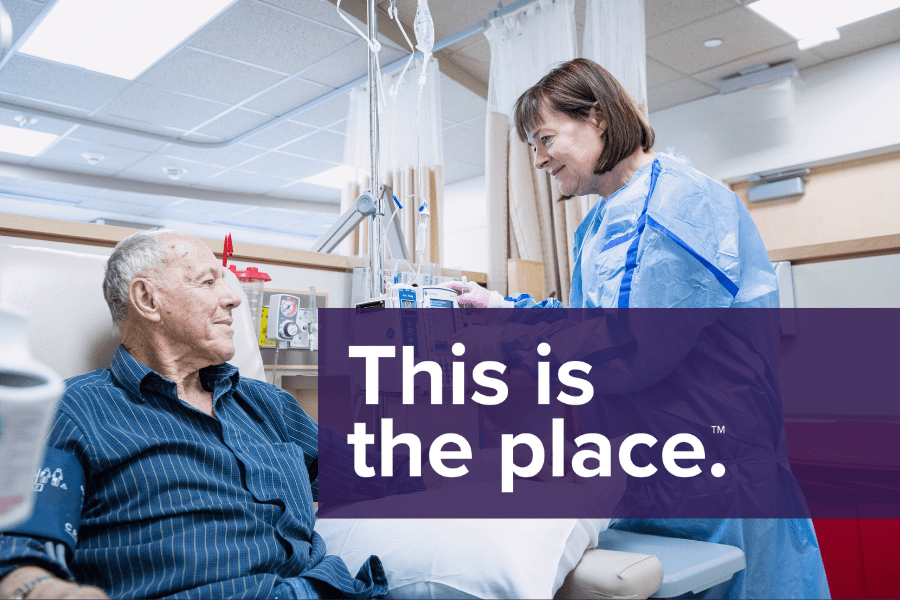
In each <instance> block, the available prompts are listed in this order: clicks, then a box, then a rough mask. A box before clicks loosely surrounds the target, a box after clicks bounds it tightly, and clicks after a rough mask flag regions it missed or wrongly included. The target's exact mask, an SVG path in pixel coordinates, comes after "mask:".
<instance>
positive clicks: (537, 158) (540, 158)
mask: <svg viewBox="0 0 900 600" xmlns="http://www.w3.org/2000/svg"><path fill="white" fill-rule="evenodd" d="M548 162H550V156H549V155H548V154H547V153H546V152H545V151H544V150H543V149H541V148H535V150H534V168H535V169H543V168H544V167H546V166H547V163H548Z"/></svg>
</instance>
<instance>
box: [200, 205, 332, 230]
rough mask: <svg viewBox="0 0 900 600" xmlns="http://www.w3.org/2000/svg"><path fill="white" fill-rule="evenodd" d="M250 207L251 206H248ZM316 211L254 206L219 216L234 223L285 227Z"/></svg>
mask: <svg viewBox="0 0 900 600" xmlns="http://www.w3.org/2000/svg"><path fill="white" fill-rule="evenodd" d="M248 208H249V207H248ZM314 214H315V213H307V212H304V211H299V210H285V209H278V208H268V207H263V206H260V207H254V208H253V209H252V210H248V211H244V212H241V213H238V214H232V215H231V216H229V217H220V218H217V219H216V221H218V222H223V221H224V222H226V223H234V224H236V225H243V226H251V227H253V226H257V227H272V228H278V229H283V228H284V227H285V226H286V225H288V224H289V223H297V222H303V221H305V220H306V219H309V218H310V217H311V216H312V215H314Z"/></svg>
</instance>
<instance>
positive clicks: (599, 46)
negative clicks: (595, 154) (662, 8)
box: [582, 0, 649, 115]
mask: <svg viewBox="0 0 900 600" xmlns="http://www.w3.org/2000/svg"><path fill="white" fill-rule="evenodd" d="M582 55H583V56H584V58H589V59H591V60H592V61H594V62H596V63H598V64H600V65H602V66H603V67H604V68H605V69H606V70H607V71H609V72H610V73H611V74H612V76H613V77H615V78H616V79H618V80H619V83H621V84H622V86H623V87H624V88H625V90H626V91H627V92H628V93H629V94H630V95H631V98H632V99H633V100H634V101H635V103H636V104H637V105H638V106H640V107H641V108H642V109H643V110H644V114H645V115H646V114H649V113H648V110H647V40H646V34H645V32H644V0H587V10H586V11H585V19H584V52H583V54H582Z"/></svg>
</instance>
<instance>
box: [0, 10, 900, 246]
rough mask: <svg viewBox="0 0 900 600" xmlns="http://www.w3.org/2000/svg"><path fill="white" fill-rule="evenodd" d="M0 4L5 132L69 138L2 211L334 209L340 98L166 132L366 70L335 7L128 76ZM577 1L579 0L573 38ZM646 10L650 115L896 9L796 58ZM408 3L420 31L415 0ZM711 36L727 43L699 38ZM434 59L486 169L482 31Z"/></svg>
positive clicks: (266, 225) (311, 231) (863, 39)
mask: <svg viewBox="0 0 900 600" xmlns="http://www.w3.org/2000/svg"><path fill="white" fill-rule="evenodd" d="M2 1H3V3H4V5H5V6H6V8H7V10H8V11H9V12H10V14H11V16H12V20H13V26H14V31H15V39H16V45H14V48H13V51H12V52H10V53H8V54H7V55H6V56H4V57H3V59H0V124H3V125H10V126H15V125H16V123H15V122H14V121H13V118H14V117H15V116H17V115H28V116H34V115H37V119H38V120H37V122H36V123H35V124H33V125H31V126H30V127H31V128H33V129H35V130H38V131H46V132H50V133H54V134H58V135H60V136H61V138H60V139H59V140H58V141H57V142H56V143H55V144H54V145H53V146H52V147H51V148H49V149H48V150H46V151H45V152H44V153H43V154H42V155H40V156H38V157H35V158H27V157H21V156H17V155H13V154H6V153H2V152H0V211H9V212H29V211H30V214H46V215H47V216H51V215H53V214H59V215H60V216H64V215H69V216H66V218H74V217H72V216H71V215H72V214H77V215H78V220H90V219H92V218H97V217H106V218H115V219H120V220H131V221H143V222H148V223H154V224H166V225H171V224H173V223H175V224H177V223H180V222H184V223H187V222H195V223H200V224H203V225H205V226H207V227H209V228H211V229H210V231H212V232H217V231H218V230H217V229H215V227H224V228H227V227H228V226H229V225H234V226H236V227H237V226H248V227H258V228H260V229H259V230H260V231H262V232H267V233H269V234H271V233H273V232H282V233H284V234H285V235H288V234H291V235H296V233H297V232H298V231H299V232H301V235H305V238H306V241H304V242H298V243H299V244H300V246H301V247H302V246H303V245H304V244H307V243H308V242H309V241H310V240H311V239H314V238H315V237H317V236H318V234H319V233H321V231H322V229H324V228H325V227H327V225H328V223H330V222H331V221H332V220H333V219H334V218H335V217H336V213H337V212H338V206H339V201H340V192H339V191H337V190H333V189H330V188H324V187H319V186H315V185H310V184H306V183H303V182H302V181H300V180H302V179H303V178H305V177H307V176H309V175H312V174H315V173H318V172H321V171H323V170H325V169H328V168H330V167H333V166H335V165H338V164H340V163H341V162H342V159H343V145H344V139H345V135H344V130H345V127H344V125H345V120H346V116H347V95H346V94H340V95H336V96H335V97H333V98H331V99H329V100H328V101H327V102H323V103H321V104H318V105H317V106H314V107H313V108H310V109H308V110H305V111H302V112H299V113H296V114H292V116H290V117H289V118H287V119H283V120H280V121H278V122H276V124H274V125H271V126H268V127H263V130H262V131H260V132H259V133H257V134H255V135H252V136H249V137H247V138H246V139H241V140H240V141H238V142H236V143H233V144H230V145H228V146H226V147H222V148H196V147H190V146H186V145H182V144H179V143H172V142H166V141H164V139H160V136H162V138H180V139H181V140H187V141H191V142H200V143H215V142H223V141H227V140H231V139H233V138H235V137H238V136H241V135H242V134H244V133H246V132H247V131H249V130H252V129H254V128H257V127H260V126H264V125H265V124H267V123H270V122H271V121H273V119H276V118H277V117H279V116H281V115H284V114H286V113H288V112H292V111H294V110H295V109H296V108H297V107H300V106H302V105H304V104H306V103H307V102H310V101H312V100H314V99H316V98H319V97H321V96H322V95H324V94H327V93H328V92H331V91H332V90H335V89H336V88H339V87H341V86H343V85H345V84H347V83H349V82H351V81H353V80H354V79H356V78H358V77H360V76H363V75H365V73H366V46H365V44H364V43H363V41H362V40H360V38H359V37H358V35H357V34H356V33H355V32H353V31H352V29H351V28H350V27H349V26H348V25H347V24H346V23H345V22H344V21H343V20H341V19H340V18H339V17H338V15H337V13H336V8H335V6H334V4H333V3H332V2H326V1H323V0H236V1H235V2H234V3H233V4H232V5H231V6H230V7H229V8H228V9H226V10H225V11H223V12H222V13H221V14H220V15H218V16H217V17H216V18H214V19H213V20H212V21H210V22H209V23H208V24H207V25H206V26H205V27H203V28H202V29H201V30H199V31H197V32H196V33H195V34H194V35H192V36H191V37H189V38H188V39H187V40H186V41H185V42H184V43H183V44H181V45H180V46H179V47H177V48H176V49H174V50H173V51H172V52H171V53H169V55H167V56H166V57H164V58H163V59H162V60H160V61H159V62H158V63H157V64H156V65H154V66H153V67H151V68H150V69H148V70H147V71H146V72H145V73H143V74H142V75H140V76H139V77H138V78H137V79H136V80H135V81H133V82H132V81H126V80H122V79H118V78H115V77H110V76H106V75H102V74H98V73H93V72H90V71H86V70H83V69H79V68H75V67H70V66H65V65H61V64H58V63H53V62H50V61H46V60H42V59H37V58H33V57H30V56H26V55H23V54H20V53H17V52H15V49H16V48H17V47H18V45H19V44H20V43H21V41H22V39H23V38H22V36H23V35H27V34H28V33H29V28H33V27H35V26H36V24H37V23H39V21H40V19H41V17H42V15H45V14H46V13H47V12H48V11H49V10H50V9H51V8H52V5H53V1H44V0H2ZM584 1H585V0H576V19H577V20H578V21H579V36H580V34H581V30H582V26H581V22H583V20H584ZM645 3H646V32H647V80H648V82H647V85H648V96H649V104H650V110H651V113H652V112H653V111H656V110H662V109H665V108H669V107H672V106H676V105H678V104H682V103H685V102H689V101H692V100H696V99H698V98H702V97H705V96H709V95H712V94H716V93H718V88H717V84H718V82H720V81H721V80H722V79H723V78H725V77H727V76H730V75H734V74H735V73H736V72H737V71H738V70H739V69H741V68H743V67H747V66H750V65H754V64H757V63H761V62H769V63H776V62H784V61H787V60H795V61H796V62H797V64H798V66H799V67H800V68H801V69H803V68H806V67H810V66H813V65H817V64H820V63H823V62H826V61H829V60H834V59H836V58H840V57H843V56H847V55H850V54H855V53H858V52H862V51H864V50H868V49H870V48H874V47H877V46H880V45H884V44H887V43H891V42H894V41H897V40H898V39H900V10H895V11H892V12H890V13H887V14H884V15H881V16H878V17H874V18H871V19H868V20H866V21H862V22H860V23H856V24H854V25H850V26H846V27H843V28H841V39H840V41H837V42H832V43H828V44H825V45H822V46H820V47H817V48H815V49H813V50H807V51H805V52H800V51H799V50H797V47H796V43H795V41H794V40H793V39H792V38H791V37H790V36H788V35H787V34H786V33H784V32H782V31H781V30H780V29H778V28H777V27H775V26H773V25H771V24H770V23H768V22H767V21H765V20H764V19H762V18H760V17H758V16H757V15H756V14H755V13H753V12H752V11H750V10H749V9H748V8H747V7H745V6H743V5H742V4H741V3H740V2H739V1H738V0H645ZM378 4H379V8H380V10H381V12H380V19H379V23H380V27H379V30H380V32H381V33H382V35H381V42H382V44H383V50H382V54H381V64H382V65H385V64H387V63H389V62H392V61H394V60H397V59H400V58H402V57H404V56H406V54H407V53H406V52H405V51H404V50H403V49H402V48H403V47H404V46H401V45H400V44H399V43H398V42H402V38H401V37H400V34H399V31H398V30H396V26H395V25H394V23H392V22H391V21H390V20H389V19H388V17H387V14H386V9H387V7H388V5H389V0H379V1H378ZM506 4H509V2H506ZM397 5H398V8H399V10H400V15H401V19H402V20H403V22H404V24H405V25H406V28H407V31H408V33H409V34H410V35H411V34H412V26H411V24H412V20H413V14H414V12H415V5H416V3H415V0H398V1H397ZM344 7H346V8H347V10H348V12H349V13H350V14H356V15H358V16H361V15H363V14H364V7H365V2H364V1H363V0H343V3H342V8H344ZM430 8H431V11H432V15H433V17H434V21H435V30H436V31H435V39H436V40H438V41H439V40H441V39H444V38H446V37H448V36H450V35H452V34H455V33H457V32H459V31H462V30H464V29H466V28H468V27H470V26H472V25H473V24H475V23H477V22H479V21H481V20H482V19H485V18H486V17H487V16H488V14H489V13H490V11H492V10H495V9H497V3H496V0H431V2H430ZM354 22H356V23H357V25H358V26H359V27H360V28H361V29H363V28H364V26H363V25H362V23H360V22H359V21H354ZM709 38H720V39H722V40H723V44H722V45H721V46H719V47H717V48H706V47H704V46H703V41H704V40H707V39H709ZM579 43H580V42H579ZM438 59H439V61H440V64H441V70H442V71H443V72H444V76H443V77H442V78H441V93H442V101H441V104H442V108H443V118H444V123H443V125H444V131H443V139H444V157H445V169H446V170H445V173H446V181H447V182H448V183H452V182H455V181H459V180H463V179H467V178H470V177H475V176H478V175H481V174H483V172H484V114H485V107H486V103H485V101H484V99H483V98H482V96H481V95H483V94H484V93H485V91H486V89H487V74H488V65H489V59H490V57H489V50H488V46H487V42H486V41H485V39H484V37H483V36H481V35H474V36H472V37H469V38H468V39H465V40H462V41H460V42H458V43H456V44H455V45H453V46H450V47H449V48H447V49H446V50H444V51H442V52H440V53H438ZM473 90H474V91H473ZM480 94H481V95H480ZM4 105H5V106H6V107H4ZM10 105H15V107H11V106H10ZM47 113H55V114H58V115H60V118H51V117H49V116H47ZM79 119H80V120H81V122H82V123H83V122H85V121H95V122H101V123H105V124H108V125H112V126H117V127H120V128H124V129H130V130H136V131H140V132H144V133H145V134H147V135H135V134H126V133H121V132H114V131H109V130H106V129H102V128H97V127H92V126H88V125H85V124H78V122H77V120H79ZM651 119H652V117H651ZM73 120H75V121H76V122H73ZM154 135H155V136H157V138H156V139H154V138H153V136H154ZM86 152H91V153H99V154H101V155H103V156H104V159H103V160H101V161H100V162H98V163H97V164H95V165H90V164H88V163H87V162H86V160H85V159H84V158H82V154H83V153H86ZM168 167H176V168H180V169H183V170H184V174H183V175H182V176H181V177H180V178H179V179H178V180H177V181H172V180H170V179H169V178H168V176H167V175H166V174H165V173H163V169H164V168H168ZM97 177H101V178H97ZM36 202H38V203H39V205H40V206H38V205H37V204H35V203H36ZM32 205H33V206H38V208H37V209H34V210H31V209H29V208H28V206H32Z"/></svg>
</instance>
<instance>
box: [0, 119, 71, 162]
mask: <svg viewBox="0 0 900 600" xmlns="http://www.w3.org/2000/svg"><path fill="white" fill-rule="evenodd" d="M58 137H59V136H58V135H53V134H52V133H44V132H43V131H34V130H33V129H25V128H24V127H9V126H7V125H0V152H9V153H10V154H20V155H22V156H37V155H38V154H40V153H41V152H43V151H44V150H45V149H46V148H47V146H49V145H50V144H52V143H53V142H54V141H55V140H56V138H58Z"/></svg>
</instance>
